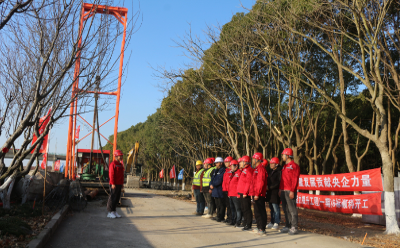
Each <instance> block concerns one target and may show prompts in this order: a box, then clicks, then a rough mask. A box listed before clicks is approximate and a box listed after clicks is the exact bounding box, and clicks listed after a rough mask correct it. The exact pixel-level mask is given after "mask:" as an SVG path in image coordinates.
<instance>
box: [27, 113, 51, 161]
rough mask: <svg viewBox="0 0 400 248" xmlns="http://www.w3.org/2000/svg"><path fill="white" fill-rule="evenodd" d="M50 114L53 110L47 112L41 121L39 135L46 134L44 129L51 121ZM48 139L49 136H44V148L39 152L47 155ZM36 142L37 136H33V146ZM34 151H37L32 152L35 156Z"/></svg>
mask: <svg viewBox="0 0 400 248" xmlns="http://www.w3.org/2000/svg"><path fill="white" fill-rule="evenodd" d="M50 113H51V108H50V109H49V111H48V112H47V115H46V116H43V117H42V118H40V119H39V127H40V128H39V135H42V133H43V132H44V129H45V128H46V126H47V123H49V121H50ZM48 139H49V135H46V136H44V138H43V142H42V146H41V147H40V150H39V152H40V153H45V152H46V147H47V142H48ZM36 140H37V137H36V135H35V134H33V138H32V145H33V144H34V143H35V142H36ZM34 151H35V149H33V150H32V151H31V153H32V154H33V152H34Z"/></svg>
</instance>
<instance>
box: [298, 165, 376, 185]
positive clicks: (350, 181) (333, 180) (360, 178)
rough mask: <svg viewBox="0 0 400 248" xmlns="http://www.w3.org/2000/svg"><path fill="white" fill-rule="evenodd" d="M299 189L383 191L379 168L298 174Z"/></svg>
mask: <svg viewBox="0 0 400 248" xmlns="http://www.w3.org/2000/svg"><path fill="white" fill-rule="evenodd" d="M298 189H299V190H321V191H383V187H382V177H381V168H377V169H372V170H364V171H359V172H353V173H342V174H332V175H311V176H310V175H300V178H299V187H298Z"/></svg>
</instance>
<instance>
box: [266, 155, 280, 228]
mask: <svg viewBox="0 0 400 248" xmlns="http://www.w3.org/2000/svg"><path fill="white" fill-rule="evenodd" d="M269 164H270V167H271V172H269V173H268V175H269V176H268V179H267V184H268V191H267V196H266V199H265V200H266V202H269V208H270V209H271V222H270V223H269V224H268V225H267V228H272V229H275V230H278V227H279V223H280V221H281V211H280V209H279V203H280V202H281V200H280V198H279V184H280V182H281V176H282V167H281V166H280V165H279V158H276V157H274V158H271V160H270V161H269Z"/></svg>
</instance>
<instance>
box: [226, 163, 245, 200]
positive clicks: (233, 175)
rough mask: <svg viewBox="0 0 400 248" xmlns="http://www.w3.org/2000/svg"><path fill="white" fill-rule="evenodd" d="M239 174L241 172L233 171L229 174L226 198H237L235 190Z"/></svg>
mask: <svg viewBox="0 0 400 248" xmlns="http://www.w3.org/2000/svg"><path fill="white" fill-rule="evenodd" d="M240 174H242V171H241V170H239V169H238V170H237V171H235V173H230V174H229V175H230V180H229V187H228V196H235V197H236V196H237V195H238V192H237V188H238V182H239V177H240Z"/></svg>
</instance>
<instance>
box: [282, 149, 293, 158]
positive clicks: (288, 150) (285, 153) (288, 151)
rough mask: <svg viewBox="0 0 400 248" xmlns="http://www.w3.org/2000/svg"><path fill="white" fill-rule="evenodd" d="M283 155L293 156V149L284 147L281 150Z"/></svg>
mask: <svg viewBox="0 0 400 248" xmlns="http://www.w3.org/2000/svg"><path fill="white" fill-rule="evenodd" d="M282 154H283V155H288V156H293V150H292V149H291V148H286V149H285V150H283V152H282Z"/></svg>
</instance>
